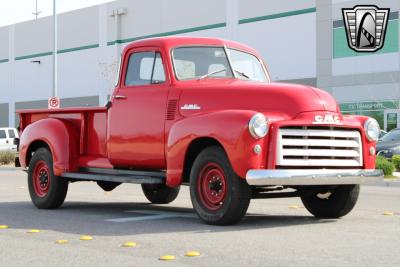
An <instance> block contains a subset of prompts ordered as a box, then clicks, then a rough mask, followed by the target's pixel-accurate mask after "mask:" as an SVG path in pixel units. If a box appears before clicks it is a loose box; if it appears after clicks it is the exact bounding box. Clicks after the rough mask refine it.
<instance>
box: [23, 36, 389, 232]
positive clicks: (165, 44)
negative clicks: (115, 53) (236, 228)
mask: <svg viewBox="0 0 400 267" xmlns="http://www.w3.org/2000/svg"><path fill="white" fill-rule="evenodd" d="M18 113H19V115H20V131H21V139H20V144H19V149H20V152H19V157H20V163H21V166H22V167H23V168H26V169H27V171H28V184H29V192H30V196H31V199H32V201H33V203H34V204H35V205H36V207H38V208H40V209H54V208H58V207H60V206H61V205H62V203H63V202H64V199H65V197H66V194H67V190H68V184H69V182H75V181H96V182H97V183H98V185H99V186H100V187H101V188H102V189H104V190H106V191H110V190H113V189H114V188H115V187H117V186H118V185H120V184H121V183H136V184H141V186H142V189H143V192H144V194H145V196H146V197H147V199H148V200H149V201H151V202H152V203H157V204H163V203H169V202H171V201H173V200H174V199H175V198H176V197H177V195H178V192H179V188H180V185H182V184H187V185H189V186H190V195H191V200H192V204H193V207H194V209H195V211H196V213H197V214H198V216H199V217H200V218H201V219H202V220H203V221H204V222H205V223H208V224H216V225H226V224H233V223H236V222H238V221H239V220H240V219H241V218H242V217H243V216H244V215H245V213H246V211H247V208H248V206H249V203H250V199H252V198H276V197H300V198H301V200H302V201H303V203H304V206H305V207H306V208H307V209H308V210H309V211H310V212H311V213H312V214H313V215H314V216H316V217H321V218H338V217H341V216H344V215H346V214H347V213H348V212H350V211H351V210H352V209H353V207H354V205H355V204H356V201H357V198H358V194H359V185H360V184H361V183H363V182H366V181H372V180H376V179H380V178H381V177H382V172H381V171H380V170H375V169H374V168H375V145H376V141H377V139H378V136H379V125H378V123H377V122H376V120H374V119H372V118H368V117H364V116H343V115H342V114H341V113H340V110H339V107H338V105H337V103H336V101H335V99H334V98H333V97H332V96H331V95H329V94H328V93H327V92H325V91H322V90H319V89H316V88H312V87H309V86H302V85H294V84H281V83H272V82H271V81H270V78H269V75H268V72H267V68H266V65H265V64H264V62H263V61H262V60H261V59H260V56H259V54H258V53H257V51H255V50H254V49H252V48H250V47H247V46H245V45H243V44H239V43H236V42H232V41H226V40H220V39H213V38H192V37H168V38H154V39H147V40H142V41H137V42H134V43H131V44H129V45H128V46H127V47H126V48H125V49H124V51H123V54H122V58H121V64H120V68H119V74H118V81H117V84H116V87H115V90H114V92H113V94H112V96H111V100H110V101H109V103H108V104H107V105H106V106H105V107H96V108H68V109H67V108H64V109H54V110H47V109H46V110H19V111H18Z"/></svg>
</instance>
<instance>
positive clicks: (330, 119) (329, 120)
mask: <svg viewBox="0 0 400 267" xmlns="http://www.w3.org/2000/svg"><path fill="white" fill-rule="evenodd" d="M313 124H336V125H342V124H343V123H342V121H341V120H340V117H339V116H337V115H331V114H327V115H316V116H315V117H314V121H313Z"/></svg>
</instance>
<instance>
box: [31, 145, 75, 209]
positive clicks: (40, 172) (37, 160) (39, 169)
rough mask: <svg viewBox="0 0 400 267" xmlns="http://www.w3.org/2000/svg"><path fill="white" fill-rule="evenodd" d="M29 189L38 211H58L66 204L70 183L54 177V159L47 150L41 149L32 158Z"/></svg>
mask: <svg viewBox="0 0 400 267" xmlns="http://www.w3.org/2000/svg"><path fill="white" fill-rule="evenodd" d="M28 187H29V194H30V196H31V199H32V202H33V204H34V205H35V206H36V207H37V208H38V209H56V208H59V207H60V206H61V205H62V204H63V203H64V200H65V197H66V196H67V191H68V181H67V180H65V179H63V178H61V177H57V176H55V175H54V173H53V158H52V156H51V153H50V151H49V150H48V149H46V148H39V149H38V150H37V151H36V152H35V153H34V154H33V156H32V159H31V161H30V163H29V170H28Z"/></svg>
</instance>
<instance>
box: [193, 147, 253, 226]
mask: <svg viewBox="0 0 400 267" xmlns="http://www.w3.org/2000/svg"><path fill="white" fill-rule="evenodd" d="M190 198H191V200H192V205H193V208H194V210H195V211H196V213H197V215H198V216H199V217H200V219H201V220H202V221H203V222H205V223H206V224H211V225H230V224H235V223H237V222H239V221H240V220H241V219H242V218H243V216H244V215H245V214H246V212H247V209H248V207H249V204H250V199H251V187H250V186H249V185H248V184H247V183H246V181H245V180H244V179H242V178H240V177H239V176H237V175H236V173H235V172H234V171H233V169H232V166H231V164H230V162H229V160H228V157H227V156H226V154H225V152H224V150H223V149H222V148H220V147H217V146H213V147H208V148H206V149H204V150H203V151H202V152H200V154H199V155H198V156H197V158H196V160H195V161H194V163H193V167H192V170H191V172H190Z"/></svg>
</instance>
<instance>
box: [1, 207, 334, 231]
mask: <svg viewBox="0 0 400 267" xmlns="http://www.w3.org/2000/svg"><path fill="white" fill-rule="evenodd" d="M335 221H336V220H318V219H316V218H314V217H312V216H304V215H298V216H297V215H294V216H292V215H271V214H255V213H248V214H247V215H246V217H245V218H243V220H242V221H241V222H239V223H238V224H236V225H232V226H212V225H206V224H203V223H202V222H201V221H200V219H199V218H198V217H197V216H196V215H195V213H194V211H193V209H191V208H182V207H172V206H159V205H153V204H149V203H123V202H122V203H103V202H96V203H88V202H67V203H65V204H64V205H63V207H62V208H60V209H58V210H38V209H36V208H35V207H34V206H33V205H32V203H30V202H28V201H22V202H3V203H0V224H7V225H9V226H10V228H13V229H32V228H37V229H41V230H51V231H57V232H62V233H69V234H90V235H95V236H96V235H97V236H124V235H139V234H148V233H151V234H155V233H171V232H190V233H212V232H226V231H232V232H236V231H244V230H254V229H268V228H277V227H288V226H292V227H296V226H302V225H309V224H325V223H331V222H335Z"/></svg>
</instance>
